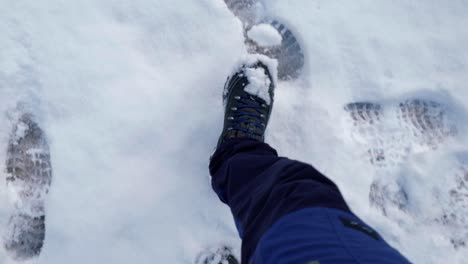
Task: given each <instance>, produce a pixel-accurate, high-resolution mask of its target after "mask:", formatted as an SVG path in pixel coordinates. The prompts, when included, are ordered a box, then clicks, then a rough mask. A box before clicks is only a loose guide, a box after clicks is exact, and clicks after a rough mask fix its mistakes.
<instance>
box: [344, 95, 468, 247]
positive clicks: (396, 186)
mask: <svg viewBox="0 0 468 264" xmlns="http://www.w3.org/2000/svg"><path fill="white" fill-rule="evenodd" d="M345 111H346V112H347V113H348V118H347V119H348V123H349V124H350V128H351V129H350V131H351V135H352V138H353V139H354V140H355V141H356V142H357V143H359V144H361V145H363V146H364V147H365V149H366V150H365V151H366V152H367V153H366V155H367V156H368V158H369V161H370V163H372V164H373V165H374V166H376V168H378V169H379V170H380V169H385V168H389V167H390V168H391V167H395V166H399V165H402V164H403V163H404V162H405V160H406V158H407V157H408V156H409V155H411V154H412V153H415V152H420V151H434V150H436V149H438V148H439V147H441V146H442V145H443V144H444V143H445V142H446V141H447V140H448V139H450V138H451V137H454V136H456V135H457V127H456V125H455V122H454V120H451V116H450V111H449V110H448V109H447V108H446V107H445V106H444V105H443V104H440V103H438V102H435V101H430V100H421V99H410V100H406V101H403V102H400V103H398V104H396V105H382V104H379V103H373V102H354V103H349V104H347V105H346V106H345ZM447 173H450V172H447ZM383 175H385V174H383ZM402 177H404V176H402ZM399 179H401V177H400V178H395V179H387V178H385V176H384V177H376V178H375V179H374V182H373V183H372V185H371V188H370V192H369V201H370V203H371V205H372V206H374V207H377V208H379V209H380V210H381V211H382V213H383V214H384V215H387V216H388V210H389V209H390V208H396V209H398V210H400V211H403V212H406V211H407V205H408V193H407V192H406V190H405V187H404V184H402V183H400V182H399ZM454 179H455V184H453V185H454V186H453V187H451V188H450V187H448V188H447V189H450V191H449V193H447V194H444V196H446V197H448V199H449V202H448V203H444V202H441V206H442V207H444V208H442V209H443V211H444V214H443V215H442V216H440V217H439V218H438V219H434V221H435V222H438V223H441V224H442V225H443V226H445V227H446V229H447V234H446V235H447V236H448V237H450V241H451V243H452V245H453V247H454V248H456V249H458V248H462V247H465V246H466V243H467V241H468V225H467V224H466V223H468V163H463V162H460V169H458V170H456V173H454Z"/></svg>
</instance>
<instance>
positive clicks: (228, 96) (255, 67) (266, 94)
mask: <svg viewBox="0 0 468 264" xmlns="http://www.w3.org/2000/svg"><path fill="white" fill-rule="evenodd" d="M274 88H275V81H274V79H273V77H272V75H271V73H270V70H269V69H268V67H267V66H266V65H265V64H263V63H262V62H260V61H257V62H255V63H253V64H244V65H242V66H241V67H240V69H239V70H238V71H237V72H236V73H234V74H233V75H232V76H230V77H229V78H228V79H227V81H226V84H225V86H224V96H223V103H224V107H225V115H224V128H223V132H222V133H221V136H220V138H219V140H218V148H219V146H220V145H221V144H223V143H224V142H226V141H228V140H233V139H251V140H257V141H260V142H264V140H265V130H266V127H267V125H268V120H269V119H270V114H271V110H272V108H273V97H274Z"/></svg>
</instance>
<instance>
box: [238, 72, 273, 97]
mask: <svg viewBox="0 0 468 264" xmlns="http://www.w3.org/2000/svg"><path fill="white" fill-rule="evenodd" d="M245 74H246V75H247V79H248V80H249V84H248V85H247V86H246V87H245V88H244V91H246V92H247V93H249V94H252V95H255V96H258V97H259V98H261V99H263V100H264V101H265V102H266V104H267V105H270V104H271V97H270V94H269V93H268V90H269V88H270V85H271V81H270V79H269V78H268V75H266V74H265V70H264V69H263V68H248V69H246V71H245Z"/></svg>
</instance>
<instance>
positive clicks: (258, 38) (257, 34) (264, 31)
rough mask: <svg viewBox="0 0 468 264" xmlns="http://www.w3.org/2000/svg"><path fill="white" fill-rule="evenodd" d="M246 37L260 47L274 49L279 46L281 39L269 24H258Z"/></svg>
mask: <svg viewBox="0 0 468 264" xmlns="http://www.w3.org/2000/svg"><path fill="white" fill-rule="evenodd" d="M247 36H248V37H249V38H250V39H251V40H253V41H254V42H255V43H257V44H258V45H260V46H261V47H274V46H278V45H281V41H282V40H283V38H282V37H281V35H280V33H279V32H278V31H277V30H276V29H275V28H274V27H273V26H272V25H270V24H258V25H255V26H253V27H252V28H251V29H250V30H249V31H248V32H247Z"/></svg>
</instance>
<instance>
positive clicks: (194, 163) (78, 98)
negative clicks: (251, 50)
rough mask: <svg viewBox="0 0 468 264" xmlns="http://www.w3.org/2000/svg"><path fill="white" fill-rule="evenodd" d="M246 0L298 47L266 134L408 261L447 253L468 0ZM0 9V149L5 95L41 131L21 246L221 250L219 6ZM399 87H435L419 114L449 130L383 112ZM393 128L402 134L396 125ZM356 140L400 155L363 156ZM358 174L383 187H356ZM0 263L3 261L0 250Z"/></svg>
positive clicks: (231, 39)
mask: <svg viewBox="0 0 468 264" xmlns="http://www.w3.org/2000/svg"><path fill="white" fill-rule="evenodd" d="M263 3H264V7H265V9H266V10H267V11H268V13H269V14H271V16H272V17H278V18H284V19H287V21H288V26H290V27H291V28H292V29H293V30H294V32H295V33H298V34H300V39H301V44H303V50H304V54H305V58H306V65H305V67H304V69H303V71H302V73H301V76H300V78H299V79H297V80H294V81H286V82H279V83H278V85H277V88H276V90H275V106H274V109H273V113H272V116H271V119H270V125H269V127H268V134H267V138H266V141H267V142H268V143H269V144H271V145H272V146H274V147H275V148H277V150H278V152H279V153H280V154H281V155H282V156H288V157H290V158H292V159H299V160H302V161H305V162H309V163H311V164H313V165H314V166H315V167H316V168H317V169H319V170H320V171H322V172H324V173H325V174H326V175H328V176H329V177H330V178H331V179H333V180H334V181H335V182H336V183H337V185H338V186H339V187H340V189H341V190H342V192H343V194H344V196H345V197H346V200H347V201H348V203H349V204H350V206H351V208H352V210H353V211H354V212H355V213H357V214H358V215H359V216H360V217H361V218H362V219H364V220H365V221H367V222H368V223H369V224H371V225H372V226H374V227H375V228H376V229H377V230H378V231H379V232H380V233H381V234H382V235H383V236H384V237H385V238H386V239H387V240H388V241H389V243H391V244H392V245H393V246H395V247H396V248H398V249H399V250H401V251H402V253H403V254H405V255H406V256H408V258H409V259H410V260H411V261H412V262H414V263H465V262H466V259H468V249H467V247H466V241H467V237H468V232H467V231H468V227H467V225H466V223H467V220H466V219H468V217H467V215H468V213H467V212H468V209H467V207H468V206H467V200H466V195H467V193H468V191H467V187H466V186H467V182H468V180H467V176H466V175H467V173H466V171H467V170H468V130H467V125H466V124H467V122H466V120H468V115H467V113H468V89H467V84H468V74H467V73H468V49H466V47H467V46H468V27H466V25H467V24H468V16H467V14H468V2H467V1H463V0H457V1H438V0H414V1H406V0H395V1H370V0H356V1H322V0H296V1H280V0H271V1H263ZM0 14H1V15H0V123H1V124H2V126H1V127H0V150H3V151H0V161H5V160H6V150H7V146H8V141H9V138H10V136H11V131H13V126H14V120H17V119H16V118H15V115H16V114H15V111H14V110H12V109H17V108H18V107H20V108H21V107H24V108H28V110H29V111H28V112H32V113H34V114H35V116H36V117H37V122H38V124H40V126H41V128H42V129H43V130H44V133H46V135H47V138H48V142H49V145H50V153H51V162H52V166H53V168H54V181H53V183H52V185H51V187H50V192H49V195H48V196H47V201H46V202H47V207H46V215H47V217H46V219H45V224H46V226H47V229H46V235H45V243H44V247H43V249H42V252H41V254H40V256H39V258H37V259H35V260H34V261H33V262H34V263H38V264H43V263H47V264H55V263H57V264H59V263H69V264H82V263H114V264H120V263H122V264H127V263H140V264H150V263H151V264H153V263H180V264H182V263H193V262H194V261H195V260H196V258H197V256H198V255H199V253H200V252H203V251H204V250H205V249H207V248H212V247H215V246H217V245H221V244H222V245H226V246H228V247H229V248H232V249H234V250H235V252H234V254H235V255H236V256H238V255H239V249H240V240H239V238H238V236H237V231H236V229H235V226H234V223H233V221H232V216H231V215H230V212H229V210H228V208H227V207H226V206H224V205H223V204H222V203H221V202H220V201H219V199H218V198H217V197H216V195H215V194H214V193H213V192H212V190H211V186H210V184H209V179H208V169H207V166H208V159H209V156H210V154H211V153H212V150H213V147H214V146H215V145H216V141H217V139H218V136H219V134H218V132H219V131H221V130H222V129H221V127H222V119H223V107H222V96H221V95H222V92H223V85H224V82H225V80H226V77H227V76H228V74H229V73H230V70H231V69H232V68H231V67H232V66H233V65H235V63H236V62H237V61H238V59H239V58H242V57H244V56H246V54H247V50H246V48H245V44H244V35H243V28H242V24H241V23H240V22H239V20H238V19H237V18H236V17H235V16H234V15H233V14H232V13H231V12H230V11H229V9H228V7H227V6H226V4H225V3H224V2H223V1H218V0H159V1H151V0H133V1H130V0H119V1H115V0H102V1H91V0H83V1H59V0H46V1H25V0H18V1H7V0H3V1H1V2H0ZM414 100H420V101H425V102H434V103H436V104H437V105H438V106H436V107H434V108H431V109H433V110H430V111H429V112H428V113H431V114H429V115H428V120H431V121H430V123H435V124H439V123H437V122H436V120H442V121H443V120H447V121H450V120H453V123H454V124H455V128H456V131H457V133H449V135H446V136H444V137H443V140H439V139H440V138H439V137H437V136H435V137H433V136H432V135H437V134H431V133H430V134H425V133H422V132H421V131H422V130H421V129H420V128H421V127H420V126H414V125H413V123H412V121H411V120H418V118H416V119H412V118H407V117H405V116H404V115H403V114H402V113H403V111H402V110H400V109H401V108H400V104H401V103H402V104H403V109H412V108H415V107H414V105H415V104H414V103H412V102H414ZM354 102H369V103H372V104H373V105H381V111H382V121H381V123H380V124H377V127H372V124H370V123H365V124H364V126H365V128H366V129H368V130H367V132H366V131H365V132H363V133H362V134H360V133H358V132H356V131H358V130H359V126H356V125H355V124H354V122H353V121H350V112H349V111H346V110H345V109H344V107H345V106H346V105H348V104H350V103H354ZM442 112H443V113H444V114H443V115H442V116H443V117H442V118H439V117H438V116H440V113H442ZM415 113H417V111H416V112H415ZM418 116H419V117H424V116H425V115H421V114H417V115H416V117H418ZM399 117H400V118H399ZM405 120H409V121H405ZM422 120H423V119H422ZM341 121H342V122H341ZM361 123H363V122H361ZM416 124H420V123H416ZM424 124H425V123H424ZM442 124H444V125H443V126H442V128H444V130H442V131H445V132H447V131H450V129H449V130H445V128H447V127H446V126H445V124H450V122H448V123H445V121H443V122H442ZM435 127H436V126H435ZM448 128H450V126H449V127H448ZM373 131H384V133H383V134H379V133H380V132H379V133H377V137H374V136H372V135H375V133H376V132H373ZM424 131H425V130H424ZM428 131H440V130H428ZM366 133H367V134H366ZM401 133H402V135H400V134H401ZM404 135H406V136H407V137H408V139H405V140H410V141H411V142H410V143H409V144H407V143H405V144H400V143H399V142H400V141H398V140H396V139H398V138H401V137H402V136H404ZM428 135H431V136H428ZM356 138H358V140H356ZM369 140H370V141H369ZM413 140H414V141H413ZM369 142H371V143H372V142H376V143H375V144H376V145H375V146H374V145H373V144H374V143H372V144H371V143H369ZM405 142H408V141H405ZM425 142H426V143H427V144H426V143H425ZM434 145H436V146H437V147H436V148H434V147H433V146H434ZM402 146H410V149H409V150H406V147H402ZM369 149H383V151H384V152H385V153H389V155H390V154H392V153H395V155H400V153H401V154H402V155H403V154H404V155H405V156H404V157H405V158H404V159H402V160H400V161H399V162H394V164H393V163H392V164H391V165H389V166H376V165H374V164H372V163H371V162H369V153H368V151H369ZM392 155H393V154H392ZM375 157H378V156H375ZM0 164H5V163H4V162H0ZM0 174H1V175H3V177H4V178H6V173H5V172H4V170H3V169H1V170H0ZM3 182H4V184H0V231H1V232H2V233H5V232H6V230H7V226H8V220H9V214H8V212H9V211H10V209H11V208H9V206H10V205H9V202H8V199H7V192H8V191H7V190H8V189H7V186H6V184H5V181H3ZM372 190H383V191H377V193H378V194H381V195H373V196H372V197H374V198H375V199H374V200H371V197H370V196H371V192H372ZM378 199H382V200H383V201H382V203H379V202H376V201H377V200H378ZM379 204H380V205H379ZM400 205H401V206H400ZM383 209H384V210H383ZM383 211H385V212H383ZM0 263H6V264H10V263H15V262H13V260H11V259H10V257H9V256H8V254H7V253H6V251H5V250H4V249H3V248H0Z"/></svg>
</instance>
